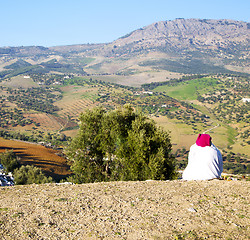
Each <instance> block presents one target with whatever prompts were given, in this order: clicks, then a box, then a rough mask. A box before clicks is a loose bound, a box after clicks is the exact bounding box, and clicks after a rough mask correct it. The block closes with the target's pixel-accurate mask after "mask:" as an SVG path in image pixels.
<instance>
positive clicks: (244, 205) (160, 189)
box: [0, 180, 250, 240]
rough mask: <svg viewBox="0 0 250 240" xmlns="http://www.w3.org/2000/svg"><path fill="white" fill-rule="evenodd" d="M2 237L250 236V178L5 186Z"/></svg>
mask: <svg viewBox="0 0 250 240" xmlns="http://www.w3.org/2000/svg"><path fill="white" fill-rule="evenodd" d="M0 211H1V214H0V224H1V225H0V226H1V227H0V235H1V239H6V240H9V239H11V240H12V239H128V240H129V239H131V240H135V239H149V240H150V239H154V240H155V239H164V240H166V239H239V240H242V239H249V234H250V232H249V182H247V181H224V180H212V181H189V182H187V181H181V180H175V181H146V182H109V183H93V184H82V185H56V184H44V185H35V184H33V185H29V186H14V187H2V188H0Z"/></svg>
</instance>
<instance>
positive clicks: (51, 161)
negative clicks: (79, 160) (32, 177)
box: [0, 138, 71, 180]
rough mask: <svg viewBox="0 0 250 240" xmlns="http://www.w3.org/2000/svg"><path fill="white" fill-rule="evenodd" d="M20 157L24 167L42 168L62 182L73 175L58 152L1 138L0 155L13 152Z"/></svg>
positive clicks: (37, 145)
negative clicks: (9, 151)
mask: <svg viewBox="0 0 250 240" xmlns="http://www.w3.org/2000/svg"><path fill="white" fill-rule="evenodd" d="M11 149H13V151H14V152H15V153H16V154H17V156H18V157H20V163H21V164H23V165H34V166H36V167H40V168H41V169H42V171H43V172H44V173H45V174H46V175H47V176H51V177H53V178H54V179H55V180H60V179H62V178H65V177H66V176H69V175H70V174H71V172H70V170H69V166H68V165H67V162H66V159H65V158H63V157H60V156H58V155H57V154H58V151H56V150H53V149H50V148H46V147H44V146H42V145H39V144H32V143H26V142H23V141H16V140H15V141H14V140H6V139H3V138H0V153H1V152H4V151H6V150H11Z"/></svg>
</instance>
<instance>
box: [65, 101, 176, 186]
mask: <svg viewBox="0 0 250 240" xmlns="http://www.w3.org/2000/svg"><path fill="white" fill-rule="evenodd" d="M171 148H172V145H171V143H170V139H169V135H168V134H167V133H166V132H164V131H163V130H162V129H160V128H158V127H156V124H155V123H154V122H153V121H151V120H150V119H148V118H147V117H145V116H144V115H142V114H141V113H140V112H135V111H134V110H133V109H132V107H130V106H129V105H127V106H125V107H123V108H120V109H117V110H113V111H109V112H107V111H105V110H104V109H102V108H95V109H93V110H87V111H86V112H84V113H82V114H81V116H80V130H79V132H78V135H77V136H76V137H75V138H74V139H73V141H72V142H71V144H70V146H69V147H68V149H67V150H66V155H67V157H68V159H69V162H70V164H71V169H72V171H73V172H74V174H75V175H74V176H73V177H71V180H72V181H75V182H77V183H83V182H96V181H112V180H146V179H161V180H164V179H172V178H174V177H175V166H174V158H173V156H172V154H171Z"/></svg>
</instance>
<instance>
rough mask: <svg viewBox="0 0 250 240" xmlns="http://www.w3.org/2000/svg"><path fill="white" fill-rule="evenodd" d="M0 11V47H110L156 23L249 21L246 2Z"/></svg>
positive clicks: (24, 6)
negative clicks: (83, 45) (113, 43)
mask: <svg viewBox="0 0 250 240" xmlns="http://www.w3.org/2000/svg"><path fill="white" fill-rule="evenodd" d="M0 7H1V9H3V11H2V13H1V15H0V27H1V33H2V38H1V39H0V47H21V46H23V47H26V46H43V47H52V46H66V45H78V44H80V45H81V44H99V43H109V42H112V41H115V40H117V39H118V38H120V37H122V36H124V35H126V34H128V33H130V32H132V31H135V30H137V29H139V28H143V27H145V26H148V25H150V24H153V23H155V22H160V21H173V20H175V19H177V18H184V19H192V18H193V19H215V20H219V19H228V20H235V21H244V22H249V12H248V9H249V8H250V1H246V0H238V1H237V2H236V1H234V0H228V1H226V0H221V1H215V0H211V1H210V2H209V3H208V2H201V1H199V0H190V1H189V2H186V1H185V0H178V1H175V2H172V1H168V0H167V1H166V0H165V1H164V0H156V1H154V2H151V1H148V0H146V1H140V0H139V1H136V2H135V1H131V0H128V1H126V2H117V1H114V0H108V1H105V2H102V1H100V0H95V1H92V2H85V1H81V0H72V1H70V2H68V1H66V0H61V1H59V0H54V1H49V0H44V1H43V2H34V1H31V0H23V1H18V0H11V1H5V2H3V3H0Z"/></svg>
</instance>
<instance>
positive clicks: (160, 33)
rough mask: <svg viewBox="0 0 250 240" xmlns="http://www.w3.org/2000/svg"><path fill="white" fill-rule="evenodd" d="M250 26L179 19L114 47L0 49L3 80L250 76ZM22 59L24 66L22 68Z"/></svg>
mask: <svg viewBox="0 0 250 240" xmlns="http://www.w3.org/2000/svg"><path fill="white" fill-rule="evenodd" d="M249 26H250V25H249V23H246V22H240V21H233V20H212V19H211V20H209V19H175V20H172V21H162V22H157V23H153V24H151V25H149V26H145V27H143V28H140V29H137V30H135V31H133V32H131V33H128V34H127V35H125V36H122V37H121V38H119V39H117V40H115V41H113V42H111V43H103V44H82V45H70V46H55V47H49V48H45V47H40V46H30V47H5V48H0V70H2V72H0V78H5V77H8V76H13V74H14V75H18V74H27V73H49V72H59V73H75V74H80V75H86V74H90V75H96V74H98V75H107V74H108V75H109V74H116V75H124V74H125V75H135V74H136V75H138V74H140V73H143V72H148V71H167V72H171V73H181V74H201V73H203V74H204V73H233V72H236V73H248V74H249V73H250V69H249V28H250V27H249ZM20 59H21V60H22V61H25V62H22V64H20ZM16 61H17V62H18V64H15V62H16ZM24 63H25V64H24ZM11 69H12V70H14V73H13V71H12V72H11V71H10V70H11ZM143 77H144V78H145V76H141V78H143ZM151 80H152V81H159V80H158V79H151ZM134 81H136V79H134Z"/></svg>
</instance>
